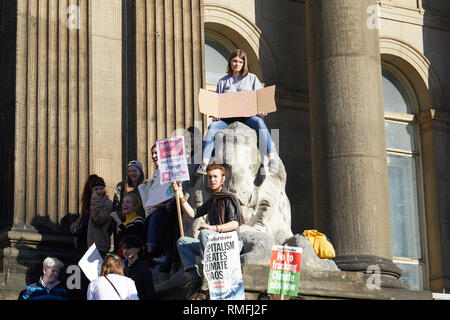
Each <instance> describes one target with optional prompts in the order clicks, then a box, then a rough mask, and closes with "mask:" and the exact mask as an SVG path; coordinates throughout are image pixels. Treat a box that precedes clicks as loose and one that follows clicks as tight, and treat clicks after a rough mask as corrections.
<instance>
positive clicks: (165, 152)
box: [156, 136, 189, 184]
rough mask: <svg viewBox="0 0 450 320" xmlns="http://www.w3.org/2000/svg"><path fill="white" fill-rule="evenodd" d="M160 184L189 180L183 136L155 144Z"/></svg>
mask: <svg viewBox="0 0 450 320" xmlns="http://www.w3.org/2000/svg"><path fill="white" fill-rule="evenodd" d="M156 150H157V152H158V167H159V174H160V182H161V184H165V183H167V182H172V181H178V182H182V181H186V180H189V170H188V167H187V159H186V151H185V145H184V136H179V137H174V138H170V139H165V140H159V141H157V142H156Z"/></svg>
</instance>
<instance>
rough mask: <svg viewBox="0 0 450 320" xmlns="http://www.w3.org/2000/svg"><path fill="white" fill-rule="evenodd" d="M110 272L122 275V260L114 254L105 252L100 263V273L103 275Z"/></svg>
mask: <svg viewBox="0 0 450 320" xmlns="http://www.w3.org/2000/svg"><path fill="white" fill-rule="evenodd" d="M110 273H114V274H118V275H121V276H123V262H122V259H120V258H119V257H117V256H116V255H114V254H110V253H107V254H106V256H105V259H104V260H103V263H102V267H101V270H100V275H101V276H105V275H108V274H110Z"/></svg>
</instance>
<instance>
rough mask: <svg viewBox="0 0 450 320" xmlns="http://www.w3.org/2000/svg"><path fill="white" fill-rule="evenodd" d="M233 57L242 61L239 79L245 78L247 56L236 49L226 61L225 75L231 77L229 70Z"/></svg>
mask: <svg viewBox="0 0 450 320" xmlns="http://www.w3.org/2000/svg"><path fill="white" fill-rule="evenodd" d="M235 57H239V58H241V59H242V60H244V65H243V66H242V69H241V77H245V76H247V75H248V64H247V54H246V53H245V51H244V50H242V49H236V50H234V51H233V52H232V53H231V55H230V58H229V59H228V67H227V73H228V74H229V75H230V76H232V75H233V69H232V68H231V60H233V58H235Z"/></svg>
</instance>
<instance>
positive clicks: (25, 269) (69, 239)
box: [3, 214, 85, 299]
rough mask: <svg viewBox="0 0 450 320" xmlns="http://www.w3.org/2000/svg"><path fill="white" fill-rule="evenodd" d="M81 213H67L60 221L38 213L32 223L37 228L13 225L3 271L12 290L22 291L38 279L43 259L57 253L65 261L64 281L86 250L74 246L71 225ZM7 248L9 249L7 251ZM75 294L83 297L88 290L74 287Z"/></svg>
mask: <svg viewBox="0 0 450 320" xmlns="http://www.w3.org/2000/svg"><path fill="white" fill-rule="evenodd" d="M77 217H78V214H68V215H66V216H65V217H64V218H63V219H62V220H61V224H60V225H56V224H54V223H51V222H50V219H49V218H48V217H36V218H34V219H33V221H32V223H31V225H32V227H33V228H34V229H32V230H31V229H30V228H28V229H25V228H18V227H14V228H13V229H12V231H11V234H12V235H13V236H12V237H11V238H12V239H11V240H10V242H11V246H10V248H9V250H10V251H9V253H10V254H5V255H4V257H3V267H4V270H3V273H4V274H5V275H6V279H7V280H6V281H5V282H6V285H7V286H8V289H9V290H10V291H11V292H17V294H19V292H20V291H21V290H23V289H24V288H25V286H26V285H29V284H31V283H35V282H37V281H39V278H40V277H41V276H42V262H43V261H44V259H45V258H46V257H54V258H57V259H59V260H61V261H62V262H63V263H64V267H63V269H62V270H61V271H60V276H59V280H60V281H61V282H63V283H65V282H66V280H67V278H68V277H69V276H70V275H71V274H72V273H69V274H68V273H67V268H68V267H69V266H70V265H76V264H77V263H78V261H79V260H80V258H81V257H82V255H83V254H84V251H81V250H77V249H76V248H75V246H74V240H73V236H72V235H71V234H70V232H69V226H70V225H71V224H72V223H73V222H74V221H75V220H76V219H77ZM6 252H8V251H6ZM20 274H23V275H25V279H24V280H25V283H23V282H21V281H16V280H11V281H8V278H9V279H14V278H13V277H11V275H12V276H14V275H20ZM71 294H72V295H73V297H74V298H76V299H78V298H82V297H83V295H84V294H85V293H84V292H82V291H81V290H72V291H71Z"/></svg>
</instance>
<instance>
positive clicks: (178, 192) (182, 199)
mask: <svg viewBox="0 0 450 320" xmlns="http://www.w3.org/2000/svg"><path fill="white" fill-rule="evenodd" d="M172 185H173V190H174V192H175V195H178V198H180V205H181V208H183V211H184V212H185V213H186V215H187V216H188V217H189V218H192V219H193V218H195V211H194V209H193V208H192V207H191V205H190V204H189V203H188V202H187V201H186V198H185V197H184V193H183V187H182V186H181V183H179V182H173V183H172Z"/></svg>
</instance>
